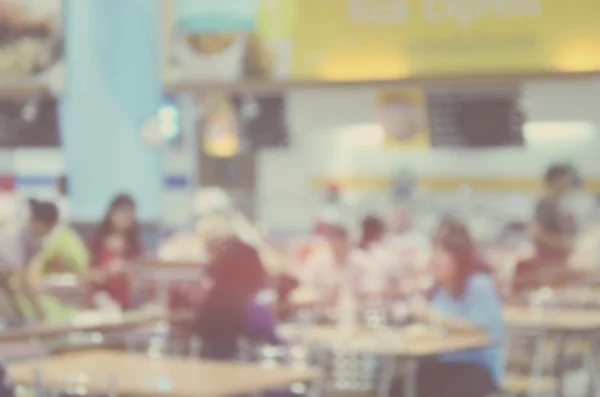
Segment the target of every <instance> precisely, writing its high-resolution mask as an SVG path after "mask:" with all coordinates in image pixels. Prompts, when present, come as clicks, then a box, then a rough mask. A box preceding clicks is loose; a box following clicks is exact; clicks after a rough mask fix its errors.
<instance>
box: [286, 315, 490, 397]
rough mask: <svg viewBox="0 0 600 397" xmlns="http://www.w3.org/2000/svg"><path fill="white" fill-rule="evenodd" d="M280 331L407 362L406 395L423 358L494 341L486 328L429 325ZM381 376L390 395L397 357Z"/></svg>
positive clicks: (383, 392) (411, 395)
mask: <svg viewBox="0 0 600 397" xmlns="http://www.w3.org/2000/svg"><path fill="white" fill-rule="evenodd" d="M278 331H279V334H280V335H281V336H282V337H283V338H284V339H285V338H295V337H300V338H304V339H308V340H309V341H310V342H312V343H315V344H317V345H318V346H321V347H322V348H325V349H327V350H331V351H334V352H341V351H343V352H351V353H360V354H372V355H378V356H381V357H384V358H385V357H391V358H393V359H396V358H400V359H402V360H403V361H404V362H405V371H406V372H405V382H404V396H405V397H415V396H417V395H418V393H417V381H416V378H417V370H418V367H419V365H420V363H421V361H422V360H424V359H427V358H430V357H434V356H437V355H439V354H445V353H454V352H458V351H464V350H471V349H478V348H484V347H487V346H489V345H490V344H491V343H493V341H491V340H490V338H489V336H488V335H486V334H485V333H483V332H464V333H446V332H443V331H441V330H437V331H436V330H434V329H432V328H427V327H420V328H418V327H404V328H394V327H382V328H380V329H368V328H364V327H361V328H357V329H355V330H354V331H352V332H347V331H346V330H344V329H340V328H339V327H336V326H307V327H298V326H282V327H280V328H279V329H278ZM380 372H381V374H379V377H380V378H381V379H382V381H381V386H380V389H379V391H378V394H379V396H381V397H387V396H388V395H389V392H390V388H389V387H390V385H391V382H392V381H393V377H394V374H395V370H394V360H391V362H390V364H389V365H384V368H382V369H381V370H380Z"/></svg>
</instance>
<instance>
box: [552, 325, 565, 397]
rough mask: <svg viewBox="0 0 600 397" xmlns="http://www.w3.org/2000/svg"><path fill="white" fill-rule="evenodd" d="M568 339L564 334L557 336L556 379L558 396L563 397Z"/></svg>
mask: <svg viewBox="0 0 600 397" xmlns="http://www.w3.org/2000/svg"><path fill="white" fill-rule="evenodd" d="M566 344H567V337H566V336H565V335H563V334H562V333H560V334H558V335H557V340H556V362H555V365H554V377H555V378H556V384H557V390H556V396H557V397H563V396H564V395H565V382H564V377H565V370H566V366H565V348H566Z"/></svg>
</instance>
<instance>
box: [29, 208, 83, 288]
mask: <svg viewBox="0 0 600 397" xmlns="http://www.w3.org/2000/svg"><path fill="white" fill-rule="evenodd" d="M30 204H31V206H30V208H31V214H30V225H29V227H30V230H31V234H32V235H33V236H34V237H35V238H36V239H38V240H40V241H41V242H42V244H41V248H40V250H39V252H37V253H36V254H35V255H33V258H32V259H31V261H30V263H29V265H28V267H27V270H26V272H27V281H28V283H29V285H30V286H34V287H35V286H36V285H40V284H41V283H42V282H43V280H44V276H46V275H49V274H52V273H70V274H74V275H77V276H81V277H85V276H87V271H88V269H89V259H90V258H89V254H88V250H87V247H86V246H85V244H84V243H83V241H82V240H81V238H80V237H79V235H78V234H77V232H75V231H74V230H72V229H71V228H69V227H68V226H66V225H63V224H60V223H59V213H58V208H57V207H56V205H54V204H53V203H51V202H41V201H36V200H31V202H30Z"/></svg>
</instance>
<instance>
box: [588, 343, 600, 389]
mask: <svg viewBox="0 0 600 397" xmlns="http://www.w3.org/2000/svg"><path fill="white" fill-rule="evenodd" d="M598 338H599V335H596V334H593V335H591V336H590V342H591V346H590V350H588V351H587V352H586V353H585V368H586V370H587V372H588V375H589V378H590V380H589V382H588V390H587V396H588V397H595V396H600V384H599V382H598V375H599V374H598V368H597V365H596V359H597V358H598V354H599V353H600V348H599V340H598Z"/></svg>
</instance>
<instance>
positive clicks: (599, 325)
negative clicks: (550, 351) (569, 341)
mask: <svg viewBox="0 0 600 397" xmlns="http://www.w3.org/2000/svg"><path fill="white" fill-rule="evenodd" d="M504 321H505V322H506V324H507V325H508V326H509V327H518V328H530V329H536V328H538V329H539V328H544V329H548V330H552V331H563V332H586V331H594V330H600V310H585V309H551V308H548V309H533V308H530V307H527V306H508V307H505V308H504Z"/></svg>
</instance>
